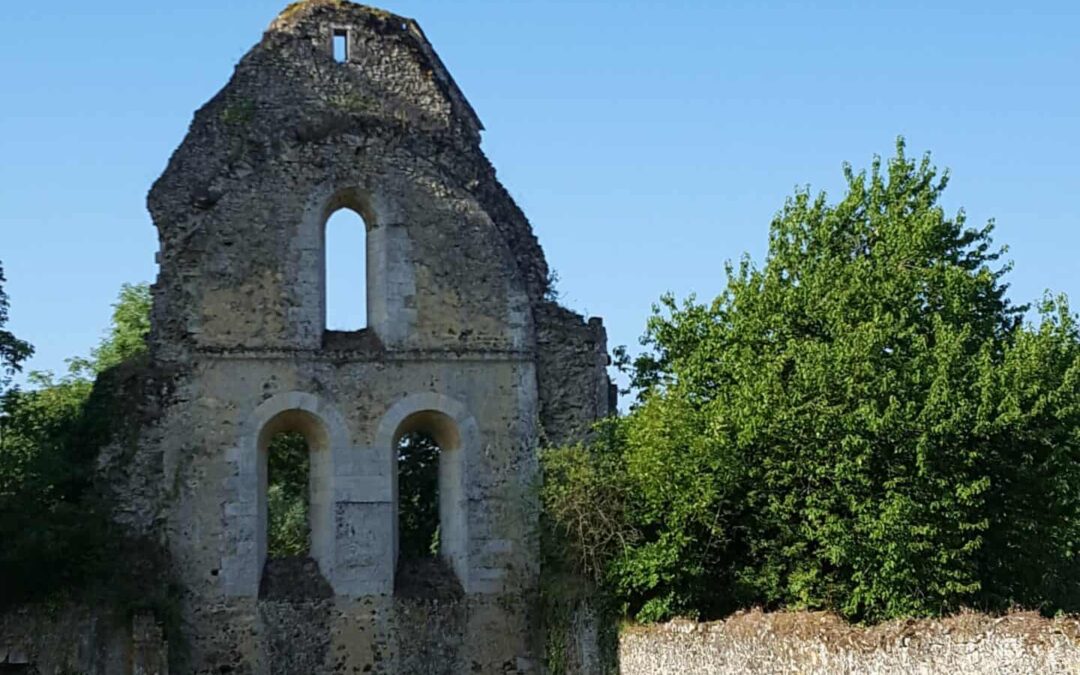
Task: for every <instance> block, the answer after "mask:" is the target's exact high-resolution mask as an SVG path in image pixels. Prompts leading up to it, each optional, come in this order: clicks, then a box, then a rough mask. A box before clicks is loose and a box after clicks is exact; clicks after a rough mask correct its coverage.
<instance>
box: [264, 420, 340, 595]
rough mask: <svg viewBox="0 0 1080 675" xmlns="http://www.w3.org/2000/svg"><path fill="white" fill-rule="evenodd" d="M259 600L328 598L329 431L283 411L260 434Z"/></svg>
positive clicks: (321, 424)
mask: <svg viewBox="0 0 1080 675" xmlns="http://www.w3.org/2000/svg"><path fill="white" fill-rule="evenodd" d="M258 450H259V458H258V473H259V540H258V541H259V552H260V557H261V559H262V560H263V561H264V563H263V570H262V579H261V582H260V590H259V592H260V595H263V596H266V597H277V596H282V597H291V596H295V595H297V594H298V593H299V594H302V595H304V596H312V595H320V596H321V595H324V594H325V592H326V588H328V586H327V583H326V581H325V578H324V577H323V576H322V575H321V574H320V568H322V572H323V573H326V572H327V570H326V565H327V563H329V561H330V558H331V551H332V541H331V537H332V528H331V525H332V515H333V514H332V512H331V511H330V508H329V507H330V502H329V489H330V486H331V480H332V468H331V466H330V452H329V434H328V432H327V429H326V425H325V424H323V422H322V420H320V419H319V418H318V417H317V416H316V415H314V414H313V413H311V412H308V411H306V410H285V411H282V412H280V413H278V414H276V415H274V416H273V417H272V418H270V419H269V420H268V421H267V422H266V424H265V425H263V428H262V429H260V431H259V437H258Z"/></svg>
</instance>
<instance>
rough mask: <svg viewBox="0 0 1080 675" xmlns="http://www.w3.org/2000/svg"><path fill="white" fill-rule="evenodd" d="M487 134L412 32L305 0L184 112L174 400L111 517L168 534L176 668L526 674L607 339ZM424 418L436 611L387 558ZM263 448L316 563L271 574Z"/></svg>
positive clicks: (165, 302) (166, 369) (602, 388)
mask: <svg viewBox="0 0 1080 675" xmlns="http://www.w3.org/2000/svg"><path fill="white" fill-rule="evenodd" d="M335 34H343V35H345V36H346V40H347V42H348V46H349V50H348V51H349V56H348V58H347V60H346V61H345V62H341V63H339V62H337V61H336V60H335V58H334V57H333V52H332V50H331V40H332V37H333V36H334V35H335ZM480 130H481V125H480V122H479V120H478V119H477V117H476V115H475V113H474V112H473V111H472V109H471V107H469V105H468V103H467V101H466V100H465V98H464V96H463V95H462V94H461V92H460V91H459V90H458V89H457V86H456V85H455V84H454V82H453V80H452V78H451V77H450V76H449V74H448V73H447V72H446V70H445V68H444V67H443V65H442V63H441V62H440V61H439V59H438V57H437V56H436V55H435V53H434V51H433V50H432V48H431V47H430V45H429V44H428V43H427V40H426V39H425V38H424V36H423V33H422V32H421V31H420V29H419V27H418V26H417V25H416V24H415V22H412V21H411V20H408V19H403V18H401V17H397V16H395V15H392V14H389V13H387V12H383V11H381V10H375V9H372V8H367V7H362V6H359V5H352V4H350V3H345V2H336V1H335V0H309V1H308V2H301V3H297V4H295V5H293V6H290V7H289V8H288V9H286V11H285V12H283V13H282V15H281V16H280V17H279V18H278V19H277V20H275V21H274V23H273V24H272V25H271V27H270V29H269V30H268V31H267V33H266V35H265V36H264V38H263V40H262V41H261V42H260V43H259V44H258V45H256V46H255V47H254V48H253V49H252V50H251V51H250V52H249V53H248V54H247V55H246V56H245V57H244V58H243V59H242V60H241V61H240V63H239V64H238V65H237V68H236V72H235V73H234V75H233V77H232V78H231V80H230V82H229V83H228V84H227V86H226V87H225V88H224V89H223V90H222V91H221V92H220V93H219V94H217V95H216V96H215V97H214V98H213V99H212V100H211V101H210V102H209V103H207V104H206V105H205V106H204V107H203V108H202V109H200V110H199V111H198V112H197V113H196V115H195V119H194V121H193V122H192V126H191V129H190V131H189V133H188V135H187V137H186V138H185V140H184V142H183V143H182V144H181V146H180V147H179V148H178V149H177V151H176V153H175V154H174V155H173V157H172V159H171V160H170V162H169V165H168V167H167V169H166V171H165V173H164V174H163V175H162V177H161V178H160V179H159V180H158V181H157V182H156V183H155V185H154V187H153V189H152V190H151V193H150V196H149V200H148V204H149V208H150V211H151V214H152V215H153V218H154V222H155V225H156V226H157V228H158V232H159V239H160V245H161V248H160V251H159V254H158V262H159V264H160V273H159V276H158V279H157V281H156V283H155V284H154V286H153V297H154V308H153V316H152V331H151V355H152V368H153V370H154V372H158V373H168V375H167V376H166V380H167V384H168V387H167V389H168V392H167V395H162V396H159V399H160V400H161V403H160V406H159V408H160V410H159V411H158V414H157V415H156V416H155V418H154V420H153V422H152V424H147V425H146V426H145V427H144V429H143V430H142V433H141V434H140V439H141V440H140V448H139V455H138V457H137V458H131V459H138V460H141V461H135V462H134V463H133V464H132V466H136V467H147V468H146V469H139V470H138V471H134V472H127V474H125V475H129V477H128V478H127V479H126V486H127V487H126V488H125V490H127V491H128V492H130V493H131V496H132V497H133V498H135V497H138V502H137V503H138V504H139V509H137V510H136V512H135V513H131V512H130V510H128V511H124V509H122V508H121V509H120V510H119V511H118V513H128V515H127V516H126V518H127V519H128V520H129V521H130V523H129V525H131V526H132V527H133V528H134V529H137V530H139V531H150V532H154V533H157V534H160V535H161V536H162V538H163V539H164V541H165V543H166V548H167V550H168V555H169V558H170V561H171V566H172V569H173V571H174V574H175V577H176V583H177V586H178V587H179V588H180V589H181V590H180V599H179V609H180V613H181V630H182V633H183V638H184V650H183V651H182V652H180V651H176V650H174V651H175V653H174V656H173V661H174V664H173V665H174V669H175V670H177V671H178V672H197V673H219V672H231V673H236V674H237V675H241V674H246V673H252V674H254V673H260V674H261V673H299V672H303V673H312V674H315V673H338V672H341V673H345V672H349V673H352V672H373V673H460V672H478V673H496V672H497V673H515V672H519V673H532V672H538V669H539V668H540V665H539V664H540V662H541V660H542V657H543V654H542V651H543V648H542V644H543V639H542V635H541V628H540V626H541V622H540V621H539V618H538V616H537V613H536V607H537V602H536V600H537V592H538V577H539V561H540V555H539V542H538V532H537V527H538V517H539V504H538V500H537V493H536V485H537V481H538V480H539V466H538V461H537V452H538V448H539V446H540V445H541V443H542V442H550V441H552V440H556V441H557V442H564V441H567V440H572V439H574V438H576V437H580V435H581V434H584V433H585V432H586V431H587V430H588V428H589V426H590V425H591V424H592V423H593V422H594V421H595V420H596V419H598V418H599V417H602V416H603V415H606V414H608V412H609V411H610V408H611V405H610V404H611V402H610V400H609V383H608V379H607V376H606V371H605V368H606V366H607V355H606V337H605V335H604V330H603V326H602V325H601V323H600V321H599V320H598V319H596V320H590V321H588V322H586V321H585V320H584V319H583V318H582V317H580V316H578V315H576V314H574V313H572V312H569V311H568V310H565V309H562V308H560V307H558V306H557V305H556V304H554V303H552V302H549V301H547V300H546V299H545V295H546V293H547V290H548V288H547V273H548V268H547V264H546V262H545V261H544V257H543V254H542V252H541V251H540V248H539V246H538V244H537V242H536V239H535V237H534V236H533V234H532V231H531V229H530V227H529V224H528V222H527V221H526V220H525V217H524V215H523V214H522V213H521V211H520V209H518V207H517V206H516V205H515V204H514V203H513V201H512V200H511V199H510V197H509V195H508V194H507V193H506V191H505V189H504V188H503V187H502V186H501V185H499V183H498V181H497V180H496V179H495V175H494V170H493V169H492V167H491V165H490V163H489V162H488V161H487V159H486V158H485V157H484V155H483V153H482V152H481V151H480V148H479V133H480ZM340 208H347V209H351V210H353V211H355V212H357V213H358V214H359V215H360V216H361V217H362V218H363V220H364V223H365V226H366V229H367V235H366V241H367V251H366V260H365V262H366V269H367V275H368V290H367V319H368V321H367V327H366V328H365V329H364V330H361V331H356V332H335V331H327V330H326V329H325V246H326V242H325V237H324V229H325V224H326V221H327V219H328V218H329V216H330V215H331V214H332V213H334V212H335V211H336V210H338V209H340ZM417 415H420V416H424V419H432V420H434V419H435V418H436V417H437V418H438V419H439V420H444V421H443V422H439V424H446V425H448V428H451V430H452V431H451V432H450V433H449V436H451V437H453V438H454V439H455V441H454V447H453V448H444V449H443V452H442V455H441V460H440V464H441V468H440V474H441V476H442V477H441V478H440V481H441V483H440V492H441V495H440V504H441V511H442V516H441V520H440V531H441V539H442V557H443V559H444V561H445V563H446V566H447V569H448V570H449V573H450V574H451V576H452V579H451V580H450V581H449V582H448V583H447V584H443V585H442V586H439V585H438V584H434V586H439V587H438V588H436V589H435V592H434V593H433V594H430V593H429V594H424V593H411V592H405V591H403V590H402V588H401V587H400V586H401V583H400V582H401V579H400V576H401V573H400V568H399V561H398V556H397V521H396V518H397V503H396V498H397V497H396V485H397V482H396V481H397V466H396V461H397V457H396V448H395V443H396V440H397V435H398V434H399V433H400V431H401V429H402V428H403V425H406V424H407V423H409V422H407V421H408V420H413V419H416V416H417ZM274 431H300V432H301V433H303V434H304V435H305V437H307V439H308V443H309V446H310V447H311V483H310V492H311V496H310V524H311V532H312V534H311V551H310V552H311V560H310V561H309V563H306V564H303V565H301V566H299V567H297V568H296V569H293V570H291V571H290V570H284V569H282V568H277V567H274V566H273V565H271V564H268V562H267V558H266V520H267V512H266V509H267V506H266V496H265V485H266V480H267V479H266V442H267V438H268V437H269V435H270V434H271V432H274ZM427 431H432V430H430V429H428V430H427ZM123 459H124V455H123V453H113V458H112V459H111V460H110V461H112V462H113V463H116V462H117V461H121V463H123V462H122V460H123ZM105 464H106V465H108V464H109V461H107V462H105ZM154 467H158V471H159V473H158V475H157V476H156V477H155V476H154V475H153V472H154ZM120 473H124V472H120ZM134 476H138V477H139V479H140V480H136V479H134ZM155 491H156V492H155ZM121 492H122V493H124V490H121ZM125 494H126V493H125ZM147 494H156V495H157V503H156V504H148V503H147V502H148V501H153V500H152V498H148V497H147ZM120 501H121V502H124V501H126V499H125V498H124V494H121V499H120ZM147 514H153V515H152V516H151V515H147ZM289 574H291V575H293V576H289ZM279 577H280V578H279ZM282 589H284V590H282Z"/></svg>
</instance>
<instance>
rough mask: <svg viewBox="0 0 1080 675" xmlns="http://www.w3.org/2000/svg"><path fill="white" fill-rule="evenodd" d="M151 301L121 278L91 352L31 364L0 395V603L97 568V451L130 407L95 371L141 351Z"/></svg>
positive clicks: (79, 578) (100, 550)
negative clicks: (37, 368) (60, 368)
mask: <svg viewBox="0 0 1080 675" xmlns="http://www.w3.org/2000/svg"><path fill="white" fill-rule="evenodd" d="M149 301H150V294H149V287H148V286H147V285H146V284H140V285H135V286H133V285H125V286H124V287H123V288H122V289H121V292H120V297H119V299H118V301H117V303H116V304H115V305H114V306H113V310H114V311H113V316H112V322H111V327H110V329H109V332H108V333H107V335H106V336H105V337H104V338H103V339H102V341H101V342H100V344H99V345H98V346H97V347H96V348H95V349H93V350H92V352H91V354H90V356H89V357H87V358H75V359H71V360H70V361H69V368H68V372H67V373H65V374H63V375H61V376H57V375H55V374H53V373H49V372H32V373H30V375H29V377H28V380H29V387H27V388H26V389H23V390H13V391H10V392H9V393H8V394H7V396H5V397H4V399H3V402H2V409H0V413H2V419H3V420H4V433H3V436H2V437H0V541H3V542H4V544H3V546H0V578H3V579H4V584H2V585H0V604H2V603H4V602H9V601H16V600H26V599H34V598H40V597H42V596H44V595H48V594H50V593H56V592H61V591H71V590H74V589H77V588H79V587H80V586H81V585H82V584H84V583H85V582H86V581H87V580H88V579H89V578H91V577H93V576H94V575H95V574H98V573H100V572H102V571H103V570H104V563H105V554H106V552H105V546H106V542H107V530H108V525H107V519H106V517H105V514H104V510H103V509H102V507H101V504H100V503H99V499H98V494H97V493H96V492H95V491H94V490H93V474H94V460H95V459H96V457H97V453H98V451H99V449H100V448H101V447H102V446H103V445H104V444H105V443H107V442H108V441H109V440H110V439H111V437H112V435H113V432H114V431H115V429H116V428H117V427H118V426H120V422H121V419H120V417H121V416H122V415H123V414H130V411H129V410H128V411H121V410H118V401H117V395H116V394H117V392H116V391H115V388H116V387H115V383H112V382H102V381H101V380H100V379H99V376H100V375H102V374H103V373H105V372H106V371H107V370H109V369H110V368H114V367H116V366H118V365H119V364H120V363H122V362H123V361H125V360H128V359H133V358H137V357H139V355H140V354H142V353H143V352H144V351H145V349H146V347H145V336H146V333H147V331H148V329H149V317H148V312H149ZM24 351H25V350H24Z"/></svg>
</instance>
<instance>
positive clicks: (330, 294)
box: [324, 207, 368, 331]
mask: <svg viewBox="0 0 1080 675" xmlns="http://www.w3.org/2000/svg"><path fill="white" fill-rule="evenodd" d="M324 241H325V244H324V245H325V251H326V253H325V259H326V268H325V270H324V274H325V275H326V276H325V288H326V324H325V325H326V329H327V330H335V331H357V330H361V329H363V328H367V325H368V322H367V228H366V226H365V225H364V220H363V218H361V217H360V215H359V214H357V213H356V211H354V210H352V209H351V208H347V207H346V208H339V209H338V210H337V211H335V212H333V213H332V214H331V215H330V217H329V218H327V220H326V234H325V240H324Z"/></svg>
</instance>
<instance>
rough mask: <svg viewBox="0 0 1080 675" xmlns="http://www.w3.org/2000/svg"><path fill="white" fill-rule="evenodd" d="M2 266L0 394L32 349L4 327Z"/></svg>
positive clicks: (0, 270) (1, 277) (0, 278)
mask: <svg viewBox="0 0 1080 675" xmlns="http://www.w3.org/2000/svg"><path fill="white" fill-rule="evenodd" d="M6 282H7V279H5V277H4V265H3V263H2V262H0V394H3V393H4V392H5V391H7V388H8V385H10V384H11V378H12V377H14V375H15V373H17V372H19V371H20V370H22V364H23V361H25V360H26V359H28V358H30V357H31V356H32V355H33V353H34V348H33V347H31V346H30V343H28V342H26V341H25V340H20V339H19V338H17V337H15V335H14V334H12V333H11V331H9V330H6V329H5V328H4V326H6V325H7V322H8V308H9V306H10V305H9V301H8V296H7V292H6V291H4V284H5V283H6Z"/></svg>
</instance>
